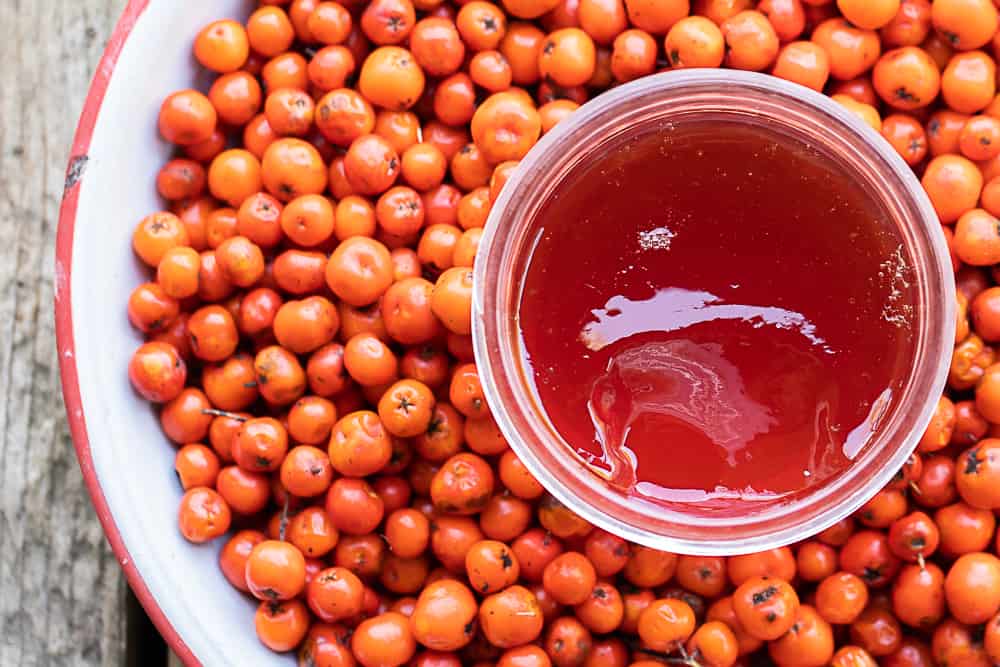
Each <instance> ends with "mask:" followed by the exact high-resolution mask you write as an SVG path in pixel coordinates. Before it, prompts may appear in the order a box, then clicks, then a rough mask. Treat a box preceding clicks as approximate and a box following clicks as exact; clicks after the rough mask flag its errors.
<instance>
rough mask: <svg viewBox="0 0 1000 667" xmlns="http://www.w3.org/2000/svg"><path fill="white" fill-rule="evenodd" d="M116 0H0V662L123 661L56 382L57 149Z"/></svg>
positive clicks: (101, 546) (111, 587) (64, 146)
mask: <svg viewBox="0 0 1000 667" xmlns="http://www.w3.org/2000/svg"><path fill="white" fill-rule="evenodd" d="M124 5H125V0H0V32H2V36H0V72H2V74H3V85H2V86H0V665H3V666H4V667H11V666H16V665H40V666H45V667H47V666H49V665H53V666H61V665H109V666H111V665H113V666H115V667H118V666H119V665H123V664H125V604H124V600H125V594H126V586H125V583H124V579H123V577H122V574H121V570H120V569H119V567H118V565H117V563H116V562H115V559H114V557H113V556H112V555H111V551H110V549H109V548H108V546H107V542H106V541H105V539H104V536H103V534H102V532H101V528H100V525H99V524H98V522H97V518H96V516H95V514H94V511H93V508H92V507H91V504H90V501H89V499H88V497H87V493H86V489H85V487H84V484H83V479H82V477H81V474H80V469H79V467H78V465H77V462H76V456H75V454H74V452H73V447H72V444H71V442H70V438H69V434H68V430H67V427H66V422H65V419H64V415H63V407H62V398H61V394H60V392H59V368H58V366H57V364H56V353H55V336H54V327H53V312H52V273H53V257H54V255H53V243H54V239H55V232H56V224H57V215H58V208H59V201H60V198H61V196H62V188H63V177H64V170H65V167H66V159H67V154H68V151H69V147H70V142H71V141H72V137H73V132H74V129H75V126H76V119H77V116H78V115H79V112H80V108H81V107H82V104H83V100H84V97H85V96H86V92H87V88H88V86H89V84H90V78H91V74H92V72H93V70H94V68H95V66H96V64H97V61H98V59H99V58H100V55H101V52H102V51H103V49H104V43H105V41H106V40H107V38H108V36H109V35H110V34H111V29H112V28H113V26H114V22H115V20H116V19H117V17H118V14H119V13H120V12H121V9H122V8H123V6H124Z"/></svg>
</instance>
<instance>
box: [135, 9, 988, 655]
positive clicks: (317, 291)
mask: <svg viewBox="0 0 1000 667" xmlns="http://www.w3.org/2000/svg"><path fill="white" fill-rule="evenodd" d="M997 27H998V13H997V8H996V7H995V6H994V2H993V1H992V0H760V2H754V1H752V0H694V1H693V2H690V3H689V2H688V0H499V4H494V3H491V2H486V1H483V0H457V1H455V2H448V1H446V0H371V1H370V2H369V1H361V0H342V2H330V1H322V2H321V1H319V0H267V1H262V2H260V6H259V7H258V8H256V10H255V11H253V13H252V14H251V15H250V17H249V19H248V20H247V21H246V22H245V23H243V24H241V23H239V22H235V21H230V20H220V21H216V22H214V23H211V24H210V25H208V26H205V28H204V29H203V30H202V31H201V32H200V33H199V34H198V35H197V37H196V39H195V41H194V55H195V58H196V59H197V61H198V62H199V63H200V65H201V66H203V67H204V68H206V69H207V70H209V71H211V72H214V73H217V75H218V76H217V78H215V80H214V83H213V84H212V85H211V87H210V88H209V89H208V90H207V91H203V92H199V91H196V90H182V91H178V92H176V93H174V94H172V95H170V96H169V97H168V98H167V99H166V100H165V101H164V102H163V106H162V110H161V112H160V116H159V130H160V133H161V134H162V136H163V138H164V139H165V140H167V141H168V142H170V143H172V144H174V145H176V156H175V157H174V158H173V159H171V160H170V161H169V162H167V164H165V165H163V167H162V169H161V170H160V171H159V174H158V175H157V178H156V186H157V189H158V191H159V193H160V195H162V197H163V199H164V200H165V201H166V207H165V208H166V209H167V210H164V211H161V212H156V213H152V214H151V215H149V216H148V217H147V218H145V219H143V220H142V221H141V222H140V223H139V224H138V226H137V227H136V229H135V232H134V236H133V239H132V241H133V248H134V250H135V253H136V254H137V255H138V257H139V258H140V259H141V260H142V261H143V262H144V263H145V264H146V265H148V266H149V268H150V269H151V270H152V271H153V272H154V273H155V276H154V277H153V278H151V280H150V282H147V283H145V284H143V285H140V286H139V287H137V288H136V289H135V291H134V292H133V293H132V295H131V297H130V299H129V303H128V317H129V320H130V321H131V323H132V324H133V325H134V326H135V327H136V329H138V330H139V331H141V332H142V333H143V334H144V335H145V336H146V339H147V342H146V343H145V344H143V345H142V346H141V347H139V349H138V350H137V351H136V352H135V354H134V356H133V358H132V360H131V363H130V366H129V377H130V379H131V381H132V383H133V385H134V387H135V389H136V390H137V391H138V392H139V393H140V394H141V395H142V396H143V397H145V398H146V399H148V400H150V401H152V402H154V403H159V404H162V405H161V406H160V412H159V415H160V422H161V424H162V428H163V432H164V433H165V434H166V436H167V437H168V438H169V439H170V441H172V442H173V443H175V445H176V446H177V448H178V449H177V457H176V470H177V473H178V476H179V478H180V483H181V485H182V486H183V488H184V490H185V494H184V496H183V500H182V501H181V506H180V510H179V526H180V531H181V533H182V534H183V535H184V537H185V538H187V539H188V540H190V541H191V542H195V543H201V542H206V541H208V540H212V539H215V538H219V537H222V536H223V535H225V534H226V533H227V532H230V529H233V532H232V534H231V535H229V536H228V538H227V539H228V542H226V544H225V547H224V548H223V549H222V552H221V558H220V567H221V570H222V574H223V575H224V576H225V577H226V579H228V581H229V582H231V583H232V585H233V586H234V587H236V588H237V589H239V590H240V591H244V592H245V593H247V594H248V595H252V596H254V597H255V598H257V599H259V600H260V606H259V608H258V610H257V612H256V616H255V618H254V624H255V626H256V631H257V635H258V636H259V638H260V640H261V641H262V642H263V643H264V644H265V645H267V646H268V647H270V648H271V649H273V650H275V651H293V650H297V651H298V656H299V662H300V664H301V665H308V666H315V667H319V666H323V667H333V666H351V665H356V664H359V665H362V666H363V667H396V666H398V665H413V666H415V667H431V666H434V667H443V666H451V665H463V664H465V665H478V666H482V667H485V666H487V665H496V666H497V667H546V666H548V665H556V666H557V667H577V666H585V667H625V666H626V665H633V666H635V667H640V666H641V667H653V666H654V665H658V664H675V665H688V666H690V667H698V666H700V667H728V666H730V665H749V664H757V663H760V662H763V663H767V662H768V661H769V660H770V661H773V663H775V664H777V665H779V666H781V667H797V666H801V667H808V666H812V665H815V666H817V667H818V666H820V665H827V664H832V665H835V666H836V667H864V666H866V665H875V664H880V665H883V666H885V667H903V666H906V667H918V666H922V665H932V664H939V665H947V666H948V667H973V666H978V665H984V666H987V665H993V664H998V663H1000V615H998V612H1000V559H998V558H997V557H996V555H995V553H996V551H997V548H998V546H1000V544H998V536H997V533H996V512H997V511H998V510H1000V363H995V362H996V361H997V359H996V351H995V349H994V347H992V346H993V345H994V344H996V343H1000V286H996V285H997V283H1000V273H998V270H1000V269H998V267H997V266H996V265H997V263H998V262H1000V221H998V219H997V217H995V216H997V215H1000V97H998V96H997V94H996V77H997V72H996V58H997V50H998V49H1000V37H998V34H997ZM720 66H726V67H732V68H739V69H749V70H758V71H764V72H770V73H771V74H773V75H774V76H778V77H782V78H784V79H788V80H790V81H794V82H797V83H800V84H802V85H804V86H808V87H811V88H814V89H816V90H820V91H825V92H826V93H828V94H830V95H832V96H833V98H834V99H835V100H837V101H838V102H840V103H841V104H843V105H844V106H846V107H847V108H848V109H850V110H851V111H852V112H854V113H856V114H858V115H859V116H860V117H861V118H862V119H864V120H865V122H867V123H869V124H870V125H871V126H872V127H873V128H875V129H876V130H877V131H879V132H881V133H882V135H883V136H884V137H885V138H886V139H887V140H888V141H889V143H890V144H891V145H892V146H893V147H894V148H895V149H896V150H897V151H898V152H899V153H900V154H901V155H902V157H903V158H904V159H905V160H906V162H907V163H908V164H910V165H911V166H912V167H913V168H914V170H915V171H916V172H917V174H918V175H919V176H921V177H922V182H923V185H924V187H925V189H926V191H927V193H928V195H929V196H930V199H931V201H932V203H933V204H934V207H935V209H936V211H937V213H938V215H939V217H940V221H941V223H942V231H943V234H944V235H945V236H946V238H947V239H948V242H949V245H950V247H951V249H952V253H953V261H954V267H955V271H956V276H957V279H958V285H959V293H958V300H959V316H958V334H957V336H956V341H955V351H954V358H953V362H952V366H951V369H950V376H949V380H948V390H947V395H946V396H943V397H942V398H941V399H940V403H939V405H938V409H937V413H936V415H935V418H934V421H933V423H932V424H931V426H930V428H929V429H928V431H927V433H926V434H925V435H924V437H923V439H922V441H921V443H920V446H919V448H918V451H917V452H916V453H914V454H913V456H912V457H911V458H910V460H909V462H908V463H907V464H906V466H905V467H904V468H903V470H901V471H900V473H899V475H898V476H897V478H896V479H895V480H894V481H893V482H892V483H891V484H889V486H887V487H886V488H885V489H883V490H881V491H880V492H879V493H878V494H877V495H876V496H875V497H874V498H873V499H871V501H870V502H868V503H867V504H866V505H865V506H864V507H863V508H862V509H861V510H860V511H859V512H857V514H856V515H855V516H854V517H852V518H849V519H847V520H844V521H842V522H840V523H839V524H837V525H835V526H833V527H832V528H830V529H828V530H826V531H824V532H823V533H821V534H820V535H817V536H816V537H815V538H814V539H810V540H808V541H806V542H803V543H800V544H797V545H794V546H792V547H790V548H788V547H786V548H780V549H774V550H771V551H767V552H764V553H757V554H752V555H747V556H738V557H731V558H722V557H693V556H677V555H675V554H670V553H665V552H660V551H656V550H653V549H649V548H645V547H640V546H637V545H633V544H629V543H627V542H626V541H624V540H622V539H620V538H618V537H615V536H614V535H611V534H608V533H606V532H604V531H602V530H599V529H595V528H593V527H592V526H590V525H589V524H587V523H586V522H585V521H583V520H582V519H581V518H580V517H578V516H576V515H575V514H573V513H572V512H571V511H569V510H568V509H567V508H565V507H563V506H562V505H560V504H559V503H558V502H557V501H555V500H554V499H553V498H552V497H551V496H549V495H547V494H546V493H545V491H544V489H543V488H542V487H541V486H540V485H539V484H538V482H537V481H536V480H535V479H534V478H533V477H532V476H531V474H530V473H529V472H528V471H527V470H526V469H525V467H524V465H523V464H522V463H521V462H520V461H519V460H518V458H517V456H516V455H515V454H514V453H513V452H512V451H511V450H510V449H509V448H508V446H507V443H506V442H505V440H504V438H503V436H502V435H501V433H500V432H499V430H498V428H497V426H496V423H495V421H494V420H493V418H492V417H491V414H490V408H489V406H488V405H487V403H486V400H485V398H484V396H483V392H482V388H481V386H480V383H479V378H478V375H477V370H476V367H475V364H474V363H473V355H472V345H471V341H470V337H469V333H470V306H471V293H472V268H471V267H472V266H473V263H474V261H475V257H476V251H477V248H478V246H479V241H480V238H481V235H482V230H483V226H484V225H485V224H486V220H487V215H488V213H489V210H490V207H491V205H492V203H493V202H494V201H495V200H496V198H497V195H498V193H499V191H500V189H501V188H502V187H503V185H504V183H505V182H506V180H507V179H508V178H509V176H510V175H511V173H512V172H513V170H514V169H516V166H517V161H518V160H519V159H521V158H523V157H524V155H525V154H526V153H527V151H528V150H529V149H530V148H531V146H532V145H533V144H534V143H535V142H536V141H537V140H538V138H539V136H540V135H542V134H543V133H545V132H547V131H548V130H550V129H551V128H552V127H553V126H554V125H556V124H557V123H559V122H560V121H561V120H562V119H564V118H566V117H567V116H568V115H569V114H571V113H572V112H573V111H574V109H576V108H577V106H578V105H580V104H582V103H583V102H585V101H586V100H587V99H588V98H590V97H593V96H594V95H596V94H598V93H599V92H601V91H602V90H604V89H606V88H609V87H611V86H614V85H616V84H618V83H621V82H624V81H628V80H631V79H635V78H637V77H641V76H644V75H647V74H651V73H653V72H657V71H662V70H671V69H679V68H684V67H720ZM995 437H996V439H995ZM248 622H249V619H248Z"/></svg>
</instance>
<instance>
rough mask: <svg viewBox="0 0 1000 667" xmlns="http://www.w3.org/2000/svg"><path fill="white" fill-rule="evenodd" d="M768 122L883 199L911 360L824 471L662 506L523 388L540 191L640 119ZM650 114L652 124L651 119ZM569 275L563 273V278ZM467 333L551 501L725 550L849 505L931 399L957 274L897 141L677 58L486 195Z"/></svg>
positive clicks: (650, 536)
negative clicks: (764, 489)
mask: <svg viewBox="0 0 1000 667" xmlns="http://www.w3.org/2000/svg"><path fill="white" fill-rule="evenodd" d="M721 117H726V118H725V119H726V120H734V119H736V120H738V121H739V122H747V123H756V124H758V125H766V127H767V128H769V129H777V130H779V131H780V132H781V133H783V134H785V135H786V136H791V137H795V138H797V139H799V140H800V141H805V142H808V143H809V144H810V145H811V146H812V147H815V148H816V149H817V150H818V151H819V152H820V153H823V154H825V155H828V156H830V157H831V159H836V160H837V161H838V162H840V163H842V165H841V166H842V168H843V169H844V170H845V172H846V173H848V174H851V175H852V176H853V177H854V178H855V179H856V180H857V182H858V186H859V187H864V188H867V189H868V191H869V192H870V193H872V194H873V196H874V197H875V198H876V199H877V200H878V201H880V202H881V204H882V206H883V207H884V209H885V210H886V211H887V213H888V216H889V218H890V220H891V222H892V223H893V224H894V225H895V226H896V227H897V229H898V233H899V236H900V238H901V240H902V243H903V244H904V246H905V250H906V252H907V253H908V254H909V257H910V259H911V261H912V266H913V274H914V280H915V284H916V286H917V289H916V292H917V296H916V300H915V303H914V308H915V317H914V320H913V328H914V330H913V336H914V364H913V367H912V368H911V369H910V371H909V377H908V378H906V379H905V382H903V383H901V384H902V395H901V397H900V400H899V401H898V402H897V403H896V408H895V409H894V410H892V411H891V412H890V413H889V414H887V415H886V416H885V417H884V418H883V420H882V422H881V424H880V427H879V429H878V430H877V432H876V434H875V435H874V436H873V437H872V439H871V441H870V442H869V443H868V444H867V445H866V447H865V448H864V449H863V450H862V452H861V453H860V454H859V455H858V456H857V458H855V459H854V460H853V462H852V463H851V465H850V466H849V467H848V468H847V470H846V471H844V472H843V473H841V474H839V475H838V476H836V477H834V478H832V479H831V480H830V481H829V482H827V483H823V484H817V485H816V486H814V487H810V488H809V489H807V490H805V491H803V492H802V493H799V494H794V495H793V496H791V497H790V498H789V499H787V500H782V501H780V502H774V503H768V504H765V505H764V506H762V507H761V508H760V509H754V510H751V511H747V512H745V513H740V514H739V515H735V516H734V515H728V516H726V515H715V514H712V513H710V512H703V511H698V510H697V509H696V508H695V507H694V506H692V507H691V508H690V511H688V510H685V509H684V508H683V507H681V508H678V507H664V506H661V505H658V504H655V503H651V502H648V501H643V500H642V499H641V498H637V497H636V496H634V495H631V496H630V495H628V494H626V493H625V492H623V491H622V490H621V489H618V488H616V487H613V486H611V485H610V484H608V483H607V482H606V481H605V480H604V479H603V478H602V477H600V476H598V475H596V474H594V473H593V472H592V471H591V470H590V469H589V468H588V467H587V466H586V465H585V464H584V463H583V462H582V461H581V460H580V459H579V458H578V456H577V454H576V453H575V452H574V451H573V450H572V448H571V447H570V446H569V445H568V444H567V443H566V441H565V440H564V439H563V438H562V437H561V436H560V434H559V433H558V431H557V430H556V429H555V428H554V427H553V425H552V424H551V422H550V420H549V419H548V417H547V416H546V413H545V410H544V409H543V407H542V405H541V403H540V401H539V400H538V397H537V395H536V394H535V392H534V390H533V385H532V379H531V373H530V369H529V368H528V367H527V365H526V363H525V361H524V353H523V350H522V343H521V340H520V334H519V326H518V321H517V316H518V315H517V313H518V304H519V301H520V298H521V291H522V282H523V278H524V275H525V271H526V268H527V263H528V260H529V257H530V254H531V248H532V245H533V243H534V241H535V239H536V237H537V229H536V228H535V226H534V222H535V219H536V213H537V212H538V210H539V209H540V207H541V206H542V204H543V203H544V202H545V201H546V200H547V199H548V198H549V197H550V196H551V195H552V194H553V193H554V192H557V191H558V188H559V185H560V183H562V182H563V181H564V179H566V177H567V175H568V174H569V173H570V172H572V170H573V169H575V168H576V167H577V166H579V165H581V164H584V163H586V161H587V160H588V158H592V157H594V156H596V155H600V154H601V152H602V151H605V150H608V149H609V148H611V147H613V146H614V145H616V144H617V145H620V144H621V142H622V141H623V140H627V138H628V137H630V136H632V135H634V134H636V133H638V132H640V131H642V130H643V129H646V130H647V131H648V130H649V128H655V127H658V126H659V127H663V124H664V123H670V122H677V121H679V120H681V119H685V118H687V119H691V118H721ZM658 124H659V125H658ZM567 288H569V286H567ZM472 318H473V322H472V328H473V331H472V335H473V340H474V344H475V353H476V363H477V365H478V367H479V374H480V379H481V381H482V384H483V388H484V391H485V394H486V398H487V400H488V402H489V404H490V407H491V409H492V413H493V416H494V418H495V419H496V421H497V424H498V425H499V427H500V430H501V431H502V432H503V434H504V436H505V437H506V438H507V440H508V442H509V443H510V446H511V447H512V448H513V450H514V452H515V453H516V454H517V455H518V456H519V457H520V459H521V460H522V461H523V462H524V464H525V465H526V466H527V467H528V469H529V470H530V471H531V473H532V474H533V475H534V476H535V477H536V478H537V479H538V480H539V481H540V482H541V483H542V484H543V485H544V486H545V488H546V489H547V490H548V491H549V492H550V493H551V494H552V495H553V496H555V497H556V498H557V499H558V500H559V501H561V502H562V503H563V504H565V505H566V506H567V507H569V508H570V509H571V510H573V511H574V512H576V513H577V514H579V515H580V516H581V517H583V518H584V519H586V520H587V521H589V522H591V523H593V524H595V525H596V526H599V527H601V528H603V529H605V530H607V531H609V532H612V533H614V534H616V535H619V536H621V537H623V538H625V539H628V540H631V541H633V542H637V543H640V544H644V545H646V546H649V547H653V548H656V549H661V550H665V551H672V552H676V553H685V554H702V555H715V554H718V555H733V554H741V553H749V552H754V551H760V550H764V549H769V548H773V547H777V546H781V545H786V544H790V543H792V542H796V541H798V540H802V539H804V538H806V537H809V536H811V535H814V534H815V533H818V532H820V531H821V530H823V529H825V528H827V527H829V526H830V525H832V524H834V523H835V522H837V521H839V520H840V519H842V518H844V517H845V516H848V515H849V514H851V513H852V512H854V511H855V510H857V508H858V507H860V506H861V505H862V504H863V503H864V502H865V501H867V500H868V499H869V498H870V497H871V496H873V495H874V494H875V493H876V492H877V491H878V490H879V489H881V488H882V487H883V486H884V485H885V484H886V483H887V482H889V480H890V479H891V478H892V476H893V475H894V474H895V473H896V472H897V471H898V470H899V468H900V467H901V466H902V465H903V463H904V461H905V460H906V458H907V457H908V456H909V454H910V453H911V452H912V451H913V450H914V448H915V446H916V444H917V442H918V440H919V439H920V437H921V435H922V434H923V432H924V430H925V429H926V427H927V424H928V423H929V421H930V419H931V416H932V414H933V412H934V409H935V406H936V404H937V401H938V398H939V397H940V395H941V392H942V391H943V389H944V382H945V378H946V374H947V370H948V366H949V363H950V359H951V350H952V346H953V341H954V331H955V283H954V278H953V273H952V266H951V261H950V257H949V253H948V250H947V247H946V245H945V240H944V236H943V235H942V233H941V230H940V227H939V223H938V219H937V216H936V214H935V213H934V209H933V208H932V207H931V205H930V202H929V201H928V200H927V197H926V195H925V194H924V191H923V189H922V188H921V186H920V183H919V182H918V181H917V179H916V178H915V176H914V174H913V172H912V171H911V170H910V168H909V167H908V166H907V165H906V163H905V162H903V160H902V159H901V158H900V157H899V156H898V155H897V154H896V152H895V150H893V148H892V147H891V146H889V144H888V143H887V142H886V141H885V140H884V139H882V137H880V136H879V135H878V134H877V133H876V132H874V131H873V130H872V129H871V128H870V127H868V126H867V125H865V124H864V123H863V122H862V121H861V120H860V119H858V118H857V117H856V116H854V115H853V114H851V113H850V112H848V111H847V110H846V109H844V108H843V107H841V106H840V105H839V104H837V103H836V102H834V101H832V100H831V99H830V98H828V97H825V96H823V95H820V94H819V93H816V92H814V91H812V90H809V89H806V88H804V87H802V86H799V85H796V84H793V83H789V82H787V81H783V80H781V79H778V78H775V77H770V76H766V75H763V74H756V73H748V72H737V71H722V70H686V71H679V72H667V73H663V74H657V75H655V76H650V77H646V78H642V79H639V80H637V81H634V82H631V83H628V84H625V85H623V86H620V87H617V88H614V89H612V90H611V91H609V92H607V93H605V94H603V95H601V96H599V97H597V98H596V99H594V100H593V101H591V102H589V103H587V104H585V105H584V106H583V107H581V108H580V109H579V110H578V111H576V112H574V113H573V114H572V115H571V116H570V117H569V118H567V119H566V120H564V121H562V122H561V123H559V124H558V125H557V126H556V127H555V128H554V129H553V130H552V131H550V132H549V133H548V134H546V135H545V136H544V137H543V138H542V139H541V140H540V141H539V142H538V144H537V145H536V146H535V147H534V148H533V149H532V150H531V152H530V153H529V154H528V155H527V156H526V157H525V158H524V160H522V161H521V163H520V165H519V166H518V168H517V169H516V171H515V173H514V175H513V176H512V178H511V179H510V181H508V183H507V185H506V186H505V187H504V189H503V191H502V193H501V194H500V197H499V199H498V200H497V201H496V202H495V203H494V205H493V208H492V211H491V213H490V216H489V220H488V222H487V225H486V229H485V233H484V235H483V238H482V241H481V245H480V248H479V253H478V256H477V259H476V266H475V287H474V301H473V313H472Z"/></svg>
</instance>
